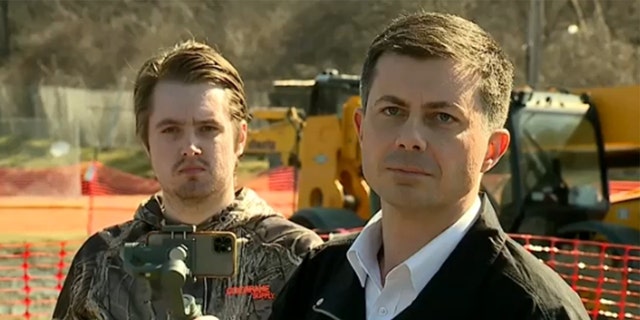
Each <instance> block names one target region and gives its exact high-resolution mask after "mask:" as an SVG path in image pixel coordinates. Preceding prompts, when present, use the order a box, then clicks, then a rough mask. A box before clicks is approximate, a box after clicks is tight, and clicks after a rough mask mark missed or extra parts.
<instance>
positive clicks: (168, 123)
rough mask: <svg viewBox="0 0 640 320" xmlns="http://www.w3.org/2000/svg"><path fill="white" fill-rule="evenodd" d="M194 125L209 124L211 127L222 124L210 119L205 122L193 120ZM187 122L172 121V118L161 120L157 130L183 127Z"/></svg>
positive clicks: (204, 120)
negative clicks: (168, 127)
mask: <svg viewBox="0 0 640 320" xmlns="http://www.w3.org/2000/svg"><path fill="white" fill-rule="evenodd" d="M193 123H194V124H197V125H203V124H209V125H216V126H217V125H219V124H220V123H219V122H218V121H216V120H215V119H213V118H210V119H203V120H195V119H194V120H193ZM184 124H185V122H184V121H179V120H176V119H170V118H165V119H162V120H160V121H159V122H158V123H157V124H156V128H162V127H166V126H181V125H184Z"/></svg>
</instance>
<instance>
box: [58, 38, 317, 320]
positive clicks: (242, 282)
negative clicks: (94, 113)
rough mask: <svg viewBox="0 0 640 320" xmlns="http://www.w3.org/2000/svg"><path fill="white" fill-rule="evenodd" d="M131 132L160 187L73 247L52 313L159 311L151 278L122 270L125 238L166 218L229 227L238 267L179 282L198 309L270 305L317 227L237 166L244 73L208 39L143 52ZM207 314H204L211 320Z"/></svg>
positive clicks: (229, 314)
mask: <svg viewBox="0 0 640 320" xmlns="http://www.w3.org/2000/svg"><path fill="white" fill-rule="evenodd" d="M134 108H135V115H136V132H137V134H138V136H139V138H140V139H141V141H142V142H143V145H144V147H145V150H146V152H147V154H148V156H149V158H150V160H151V165H152V168H153V170H154V173H155V175H156V177H157V179H158V181H159V183H160V186H161V188H162V191H161V192H159V193H158V194H156V195H153V196H152V197H150V199H149V200H148V201H146V202H145V203H143V204H141V205H140V207H139V208H138V210H137V212H136V213H135V216H134V219H133V220H131V221H127V222H124V223H122V224H120V225H117V226H112V227H109V228H106V229H105V230H103V231H101V232H99V233H97V234H95V235H93V236H91V237H90V238H89V239H88V240H87V241H86V242H85V243H84V244H83V245H82V247H81V248H80V249H79V251H78V253H76V255H75V257H74V259H73V262H72V265H71V266H70V268H69V273H68V275H67V278H66V280H65V283H64V286H63V288H62V292H61V293H60V295H59V297H58V301H57V304H56V306H55V310H54V313H53V319H92V320H93V319H140V320H146V319H166V309H165V307H166V306H165V305H163V304H162V302H160V301H152V299H151V291H150V289H149V285H148V283H147V282H146V281H145V280H140V279H138V278H134V277H132V276H131V275H129V274H127V272H126V271H125V270H124V269H123V262H122V260H121V258H120V256H119V254H120V249H121V248H122V246H123V244H124V243H126V242H133V241H144V239H145V237H146V235H147V234H148V233H149V232H150V231H155V230H159V229H160V228H161V226H162V225H164V224H175V223H184V224H192V225H197V230H216V231H218V230H224V231H232V232H234V233H235V234H236V235H237V237H238V239H239V240H240V241H239V246H238V257H239V261H238V265H239V267H238V272H237V275H236V276H235V277H234V278H232V279H199V280H198V281H197V282H195V283H189V284H187V285H185V287H184V288H183V290H184V293H186V294H190V295H192V296H194V297H195V298H196V302H197V304H198V305H199V306H201V308H202V311H203V314H205V315H213V316H215V317H218V318H220V319H222V320H231V319H238V320H240V319H241V320H254V319H255V320H259V319H267V317H268V316H269V314H270V310H271V303H272V301H273V299H274V297H275V295H277V294H278V292H279V290H280V289H281V288H282V287H283V286H284V283H285V282H286V280H287V279H288V278H289V276H290V274H291V273H292V272H293V270H294V269H295V268H296V267H297V265H298V264H299V262H300V261H301V258H302V256H303V255H304V254H305V253H306V252H307V251H309V250H310V249H312V248H314V247H315V246H317V245H319V244H321V243H322V240H321V239H320V237H319V236H318V235H316V234H315V233H313V232H312V231H311V230H308V229H306V228H303V227H300V226H298V225H296V224H294V223H292V222H290V221H288V220H287V219H285V218H284V217H283V216H282V215H280V214H279V213H277V212H275V211H274V210H273V209H272V208H271V207H269V205H267V203H266V202H265V201H264V200H262V199H261V198H260V197H259V196H258V195H257V194H256V193H255V192H253V191H252V190H250V189H238V188H236V183H235V180H236V178H235V169H236V168H237V164H238V159H239V157H240V156H241V155H242V152H243V149H244V145H245V141H246V138H247V121H248V120H249V115H248V108H247V104H246V99H245V94H244V88H243V83H242V80H241V78H240V76H239V74H238V72H237V71H236V69H235V68H234V67H233V66H232V65H231V64H230V63H229V62H228V61H227V60H226V59H225V58H223V57H222V56H221V55H220V53H218V52H217V51H215V50H214V49H212V48H211V47H209V46H207V45H204V44H200V43H197V42H194V41H187V42H184V43H181V44H179V45H177V46H176V47H174V48H173V49H172V50H170V51H168V52H165V53H163V54H161V55H158V56H156V57H153V58H151V59H149V60H148V61H147V62H146V63H145V64H144V65H143V67H142V68H141V70H140V71H139V73H138V76H137V79H136V83H135V88H134ZM211 318H212V317H202V319H211Z"/></svg>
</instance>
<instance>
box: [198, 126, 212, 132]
mask: <svg viewBox="0 0 640 320" xmlns="http://www.w3.org/2000/svg"><path fill="white" fill-rule="evenodd" d="M200 131H203V132H213V131H216V127H214V126H202V127H200Z"/></svg>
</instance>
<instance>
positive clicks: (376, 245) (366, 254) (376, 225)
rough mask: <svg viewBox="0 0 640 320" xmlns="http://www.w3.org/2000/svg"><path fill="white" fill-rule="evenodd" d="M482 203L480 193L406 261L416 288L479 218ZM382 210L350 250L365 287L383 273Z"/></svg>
mask: <svg viewBox="0 0 640 320" xmlns="http://www.w3.org/2000/svg"><path fill="white" fill-rule="evenodd" d="M480 207H481V201H480V198H479V197H477V198H476V200H475V201H474V203H473V205H472V206H471V207H470V208H469V210H467V211H466V212H465V213H464V214H463V215H462V216H461V217H460V219H458V221H456V222H455V223H454V224H453V225H451V226H450V227H449V228H447V229H446V230H445V231H443V232H442V233H441V234H440V235H438V236H437V237H436V238H434V239H433V240H432V241H431V242H429V243H428V244H427V245H425V246H424V247H422V248H421V249H420V250H419V251H418V252H416V253H415V254H413V255H412V256H411V257H410V258H409V259H407V260H406V261H405V262H404V263H403V264H404V265H405V266H406V267H407V269H408V270H409V273H410V274H411V282H412V284H413V287H414V290H419V288H422V287H424V286H425V285H426V283H427V282H428V281H429V279H431V277H433V275H434V274H435V273H436V272H437V271H438V269H439V268H440V266H441V265H442V263H444V261H445V260H446V259H447V257H448V256H449V255H450V254H451V252H452V251H453V250H454V249H455V247H456V246H457V245H458V243H459V242H460V240H461V239H462V238H463V237H464V235H465V234H466V232H467V231H468V230H469V228H470V227H471V225H473V223H474V221H475V220H476V219H477V217H478V215H479V213H480V212H479V211H480ZM382 214H383V213H382V210H380V211H378V212H376V213H375V214H374V215H373V217H371V219H369V221H368V222H367V224H366V225H365V226H364V228H363V229H362V231H361V232H360V234H359V235H358V237H357V238H356V239H355V241H354V242H353V244H352V245H351V247H350V248H349V250H348V251H347V260H348V261H349V263H350V264H351V267H352V268H353V270H354V272H355V273H356V275H357V277H358V279H359V280H360V284H361V285H362V286H363V287H364V286H365V284H366V281H367V277H371V274H372V273H374V272H375V273H377V274H379V273H380V267H379V265H378V252H379V251H380V247H381V246H382V221H381V219H382Z"/></svg>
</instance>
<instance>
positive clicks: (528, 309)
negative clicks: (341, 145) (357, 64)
mask: <svg viewBox="0 0 640 320" xmlns="http://www.w3.org/2000/svg"><path fill="white" fill-rule="evenodd" d="M512 83H513V66H512V64H511V63H510V62H509V60H508V58H507V57H506V56H505V54H504V53H503V51H502V49H501V48H500V46H499V45H498V44H497V43H496V41H495V40H493V39H492V38H491V36H490V35H489V34H487V33H486V32H485V31H484V30H482V29H481V28H480V27H479V26H477V25H476V24H474V23H472V22H470V21H467V20H465V19H462V18H460V17H457V16H454V15H449V14H439V13H425V12H420V13H415V14H411V15H406V16H403V17H400V18H398V19H396V20H395V21H393V22H392V23H391V25H390V26H388V27H387V28H386V29H385V30H384V31H383V32H382V33H381V34H380V35H379V36H378V37H376V38H375V39H374V40H373V43H372V44H371V46H370V48H369V51H368V54H367V57H366V60H365V62H364V67H363V70H362V76H361V98H362V109H361V110H359V111H358V112H357V113H356V115H355V125H356V127H357V132H358V138H359V141H360V146H361V149H362V170H363V173H364V176H365V178H366V180H367V181H368V183H369V185H370V187H371V188H372V189H373V190H375V192H376V193H377V194H378V195H379V196H380V201H381V210H380V211H379V212H378V213H376V214H375V215H374V216H373V217H372V218H371V220H370V221H369V222H368V223H367V225H366V226H365V228H364V229H363V230H362V231H361V232H360V233H358V234H354V235H350V236H348V237H346V238H343V239H340V240H333V241H330V242H329V243H327V244H326V245H324V246H322V247H321V248H319V249H317V250H314V252H313V253H312V254H310V255H309V256H308V257H306V258H305V260H304V261H303V263H302V264H301V265H300V267H299V268H298V270H297V271H296V273H295V274H294V275H293V276H292V278H291V280H290V281H289V282H288V284H287V285H286V286H285V289H284V290H283V291H282V293H281V294H280V295H279V297H277V299H276V302H275V303H274V309H273V313H272V315H271V318H270V319H273V320H284V319H306V320H314V319H333V320H337V319H343V320H359V319H380V320H386V319H407V320H408V319H416V320H418V319H420V320H422V319H438V320H440V319H460V320H463V319H464V320H467V319H469V320H470V319H473V320H477V319H513V320H525V319H536V320H543V319H547V320H551V319H556V320H559V319H572V320H574V319H575V320H578V319H580V320H587V319H589V317H588V315H587V312H586V310H585V308H584V306H583V305H582V303H581V301H580V298H579V297H578V295H577V294H576V293H575V292H574V291H573V290H571V288H570V287H569V286H568V285H567V283H566V282H565V281H564V280H563V279H562V278H561V277H560V276H559V275H557V274H556V273H555V272H554V271H553V270H552V269H550V268H549V267H547V266H546V265H544V264H543V263H542V262H540V261H538V260H537V259H536V258H535V257H534V256H532V255H531V254H530V253H528V252H527V251H526V250H524V248H522V247H521V246H520V245H518V244H517V243H515V242H514V241H512V240H511V239H509V238H508V236H507V235H506V234H505V233H504V231H503V230H502V229H501V228H500V225H499V223H498V221H497V217H496V213H495V212H494V210H493V208H492V207H491V205H490V203H489V201H488V199H487V196H486V195H485V194H483V193H482V192H480V181H481V178H482V175H483V173H485V172H487V171H488V170H490V169H491V168H492V167H493V166H495V165H496V163H497V162H498V161H499V159H500V158H501V157H502V156H503V154H504V153H505V152H506V150H507V147H508V145H509V141H510V135H509V132H508V131H507V130H505V129H504V128H503V127H504V125H505V121H506V118H507V112H508V108H509V102H510V94H511V90H512V85H513V84H512Z"/></svg>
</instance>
